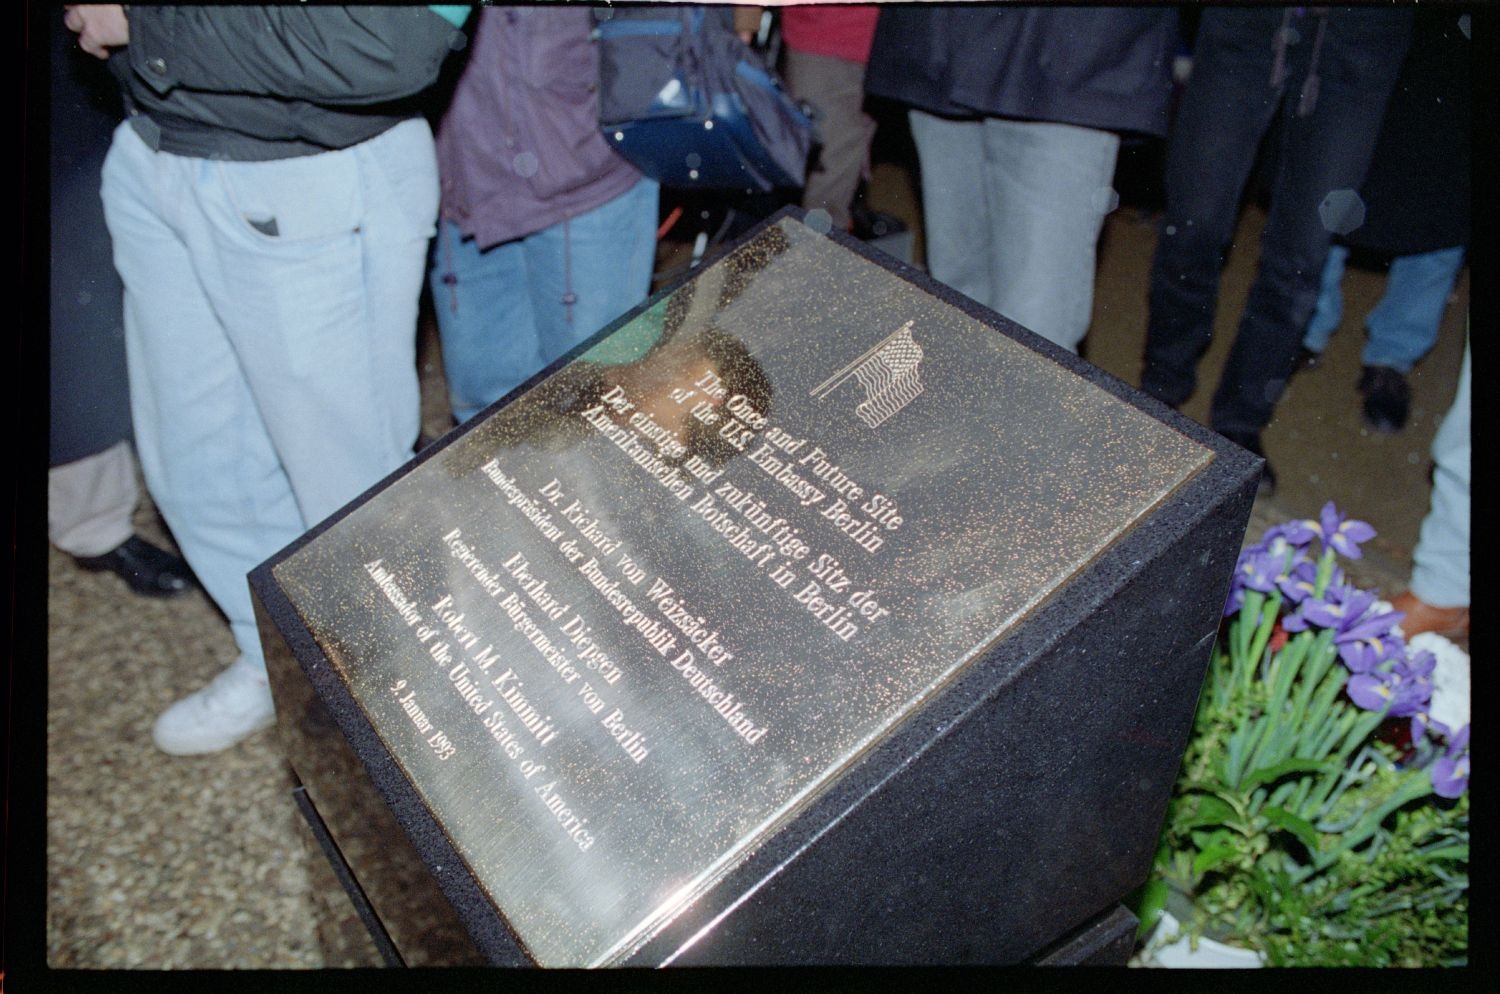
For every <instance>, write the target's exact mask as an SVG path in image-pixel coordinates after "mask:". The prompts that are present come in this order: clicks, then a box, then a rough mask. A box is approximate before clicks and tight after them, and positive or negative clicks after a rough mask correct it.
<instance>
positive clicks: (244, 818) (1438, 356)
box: [46, 160, 1468, 969]
mask: <svg viewBox="0 0 1500 994" xmlns="http://www.w3.org/2000/svg"><path fill="white" fill-rule="evenodd" d="M872 202H873V204H874V205H875V206H877V207H879V208H881V209H884V210H887V211H890V212H892V213H895V214H897V215H899V216H902V217H904V218H906V219H907V220H908V222H909V223H910V224H911V225H912V227H913V230H914V231H915V230H916V228H917V227H918V224H917V222H918V215H917V206H916V198H915V195H914V194H913V192H912V186H911V176H910V170H909V168H908V167H906V166H904V165H903V164H902V163H901V162H899V161H897V162H892V161H888V160H887V161H883V162H880V163H878V165H877V179H876V183H875V184H874V192H873V194H872ZM1262 216H1263V215H1262V214H1261V213H1260V212H1259V211H1257V210H1254V209H1251V210H1249V211H1247V212H1246V214H1245V217H1244V220H1243V222H1242V224H1241V225H1240V228H1239V234H1238V237H1237V238H1236V242H1235V247H1234V251H1233V254H1232V256H1231V258H1230V262H1229V270H1228V272H1227V273H1226V277H1225V283H1224V286H1225V289H1224V299H1223V307H1222V309H1221V315H1220V319H1219V326H1220V331H1221V335H1220V338H1219V341H1218V343H1217V344H1216V346H1215V348H1214V350H1213V351H1212V352H1211V353H1210V355H1209V357H1208V359H1207V360H1206V363H1205V369H1204V379H1205V382H1207V383H1210V384H1211V383H1213V382H1214V374H1215V372H1216V369H1217V364H1219V363H1221V362H1222V356H1223V354H1224V351H1225V348H1226V347H1227V338H1228V335H1229V334H1230V333H1232V329H1233V324H1234V321H1235V318H1236V316H1237V314H1238V310H1239V307H1240V305H1241V303H1242V302H1243V299H1244V294H1245V290H1246V287H1247V286H1248V283H1249V279H1250V275H1251V272H1252V270H1253V265H1254V261H1255V255H1256V236H1257V234H1258V231H1259V227H1260V224H1261V220H1262ZM916 241H917V242H918V243H920V238H918V239H916ZM1154 241H1155V234H1154V229H1153V226H1152V218H1151V216H1150V214H1149V205H1148V207H1147V210H1146V212H1145V213H1143V212H1142V209H1141V208H1140V207H1139V206H1137V205H1132V204H1131V203H1130V202H1129V201H1128V200H1127V204H1126V206H1125V207H1124V208H1122V209H1121V210H1120V211H1118V212H1117V213H1116V214H1114V215H1113V216H1112V217H1111V218H1110V220H1109V222H1108V225H1107V228H1106V232H1105V237H1104V240H1103V245H1102V248H1101V254H1100V271H1099V279H1098V292H1097V295H1096V302H1095V319H1094V327H1093V331H1092V332H1091V334H1090V338H1089V343H1088V357H1089V358H1090V359H1091V360H1092V361H1093V362H1095V363H1097V364H1098V365H1099V366H1101V367H1103V368H1104V369H1106V370H1108V371H1109V372H1111V373H1113V374H1115V375H1116V376H1119V377H1121V378H1122V379H1124V380H1126V381H1128V382H1131V383H1134V382H1136V376H1137V367H1138V365H1139V357H1140V354H1141V343H1142V340H1143V336H1144V327H1145V275H1146V272H1147V269H1148V267H1149V265H1150V259H1151V252H1152V248H1153V245H1154ZM682 251H684V249H683V247H682V246H681V245H680V244H674V245H669V246H667V247H666V248H665V249H664V252H665V253H666V257H671V256H672V254H673V253H677V255H678V256H680V254H681V252H682ZM1381 279H1382V278H1381V277H1380V276H1379V275H1378V274H1374V273H1365V272H1352V273H1351V274H1350V276H1349V280H1348V284H1347V291H1348V307H1347V313H1348V314H1349V315H1350V317H1349V319H1348V320H1347V322H1346V326H1345V327H1344V328H1343V329H1342V331H1341V332H1340V333H1339V334H1338V335H1337V337H1336V338H1335V339H1334V342H1333V345H1332V347H1331V349H1330V352H1329V355H1328V358H1327V361H1326V362H1325V363H1324V364H1323V366H1322V367H1321V368H1319V369H1317V370H1315V371H1313V372H1310V373H1307V374H1304V375H1302V376H1301V377H1299V378H1298V379H1296V380H1295V381H1294V382H1293V383H1292V385H1291V388H1290V389H1289V391H1288V393H1287V395H1286V398H1285V399H1284V401H1283V403H1282V405H1281V410H1280V414H1279V416H1278V418H1277V421H1276V423H1275V424H1273V425H1272V426H1271V428H1270V430H1269V431H1268V433H1267V435H1266V447H1267V449H1268V451H1269V454H1270V457H1271V459H1272V460H1273V461H1274V462H1275V465H1276V468H1277V471H1278V473H1279V474H1280V478H1281V481H1282V487H1281V491H1280V493H1278V494H1277V496H1276V497H1275V498H1274V499H1271V500H1264V501H1261V502H1259V503H1258V504H1257V506H1256V509H1255V517H1254V522H1253V523H1252V529H1251V531H1252V535H1254V534H1258V533H1259V531H1260V530H1261V529H1262V528H1263V527H1264V526H1266V525H1268V524H1270V523H1273V522H1276V521H1279V520H1284V519H1286V518H1290V517H1293V516H1310V515H1315V514H1316V513H1317V511H1318V509H1319V507H1320V506H1321V505H1322V504H1323V502H1324V501H1326V500H1328V499H1333V500H1334V501H1336V502H1337V504H1338V505H1339V507H1340V508H1341V509H1343V510H1345V511H1347V512H1349V513H1350V514H1353V515H1354V516H1356V517H1360V518H1364V519H1366V520H1368V521H1370V522H1371V523H1372V524H1373V525H1374V526H1375V527H1376V529H1377V530H1378V531H1379V533H1380V537H1379V538H1378V540H1377V541H1375V542H1373V543H1371V546H1370V554H1369V556H1368V557H1367V558H1366V559H1365V560H1364V561H1363V562H1362V563H1361V564H1359V566H1358V568H1357V570H1355V571H1353V572H1354V574H1355V576H1356V578H1357V579H1358V580H1359V581H1360V582H1362V583H1363V584H1365V585H1367V586H1375V587H1378V588H1380V589H1381V590H1383V591H1385V592H1387V593H1388V594H1389V593H1394V592H1396V591H1397V590H1399V589H1401V587H1402V586H1403V584H1404V582H1405V578H1406V575H1407V573H1408V571H1409V569H1410V551H1411V547H1412V545H1413V544H1414V542H1415V541H1416V536H1417V529H1418V525H1419V522H1420V521H1421V518H1422V515H1423V514H1424V513H1425V511H1426V506H1427V488H1428V481H1427V474H1428V470H1429V457H1428V447H1429V445H1430V443H1431V440H1432V435H1433V432H1434V431H1435V429H1436V426H1437V423H1438V421H1439V420H1440V418H1441V417H1442V415H1443V413H1444V411H1445V410H1446V409H1447V406H1448V403H1449V401H1450V399H1451V398H1452V395H1453V389H1454V384H1455V381H1456V376H1457V371H1458V366H1459V361H1460V356H1461V353H1462V347H1463V334H1464V318H1465V314H1466V313H1467V308H1468V283H1467V277H1465V279H1464V282H1463V283H1462V284H1461V285H1460V287H1459V291H1458V293H1457V294H1456V299H1455V300H1454V302H1453V303H1452V305H1451V306H1450V308H1449V311H1448V315H1447V318H1446V319H1445V322H1444V326H1443V331H1442V337H1441V339H1440V342H1439V344H1438V348H1437V350H1436V351H1435V352H1434V353H1433V354H1432V355H1431V356H1430V357H1429V358H1428V359H1427V361H1426V362H1425V363H1424V364H1423V365H1422V366H1421V367H1420V368H1419V370H1418V371H1417V373H1416V375H1415V376H1414V377H1413V390H1414V397H1415V402H1414V409H1413V415H1412V421H1411V424H1410V426H1409V427H1408V428H1407V430H1406V431H1405V432H1403V433H1401V434H1399V435H1392V436H1382V435H1374V434H1371V433H1370V432H1369V431H1367V430H1366V429H1364V428H1363V426H1362V425H1361V423H1360V419H1359V410H1358V397H1357V395H1356V394H1355V391H1354V384H1355V381H1356V379H1357V377H1358V374H1359V358H1358V352H1359V347H1360V338H1361V333H1360V327H1359V320H1360V316H1361V315H1362V314H1363V313H1364V312H1365V311H1366V310H1368V308H1369V307H1370V306H1371V305H1373V303H1374V302H1375V300H1376V299H1377V298H1378V295H1379V293H1380V288H1381ZM424 342H425V345H424V350H423V357H422V362H423V366H424V391H425V397H424V400H425V407H424V411H425V422H426V424H427V426H428V430H429V432H431V433H433V434H437V433H440V432H441V431H442V430H444V429H445V427H446V424H445V414H444V405H443V400H442V396H441V377H440V374H439V372H438V370H439V363H438V359H437V355H436V352H435V344H434V342H433V339H432V336H431V334H430V330H429V333H428V335H427V336H426V338H425V339H424ZM1206 393H1207V391H1206V390H1205V391H1203V392H1202V394H1200V396H1197V397H1195V398H1193V400H1192V401H1191V402H1190V403H1189V404H1188V405H1187V408H1186V413H1187V414H1188V415H1189V416H1192V417H1195V418H1200V419H1201V418H1202V417H1203V416H1204V413H1205V409H1206V403H1207V401H1206V396H1205V395H1206ZM139 522H140V529H141V531H142V532H143V533H145V534H147V535H149V536H151V537H153V538H156V539H158V540H162V541H166V540H167V537H166V535H165V533H164V532H163V530H162V527H161V525H160V523H159V521H158V520H157V519H156V517H155V515H154V513H153V512H152V510H151V509H150V507H149V506H148V507H145V508H143V509H142V511H141V513H140V515H139ZM48 584H49V601H48V626H49V644H48V664H47V665H48V674H49V684H48V698H47V706H48V723H47V735H48V756H49V759H48V767H47V784H48V797H47V817H48V822H47V870H48V901H47V909H46V915H47V930H46V943H47V957H48V962H49V963H50V964H51V965H53V966H56V967H76V968H85V969H95V968H110V967H148V968H192V967H197V968H219V967H313V966H320V965H330V966H339V965H354V964H357V963H361V962H364V963H370V962H374V960H373V959H372V950H370V949H368V948H362V947H361V945H360V943H359V942H358V941H351V936H353V937H355V939H357V938H358V935H359V933H358V926H357V924H356V923H354V922H353V919H352V915H349V914H347V913H342V912H329V911H328V910H327V908H328V907H330V906H331V907H334V908H338V907H339V903H338V902H337V901H335V902H334V903H333V904H332V905H325V904H324V903H323V902H322V900H321V898H320V896H319V895H320V894H321V893H323V892H324V888H325V887H326V886H327V880H328V877H327V874H326V869H325V868H324V867H323V866H322V865H321V864H320V863H319V862H318V860H317V859H314V858H310V857H309V855H308V852H307V850H306V848H305V847H304V841H303V838H302V836H301V834H300V832H301V829H300V823H299V821H298V816H297V814H296V813H295V811H294V809H293V807H292V804H291V802H290V799H289V798H288V795H287V789H288V787H289V785H290V780H289V774H288V771H287V768H286V767H285V765H284V762H283V760H282V759H281V756H280V753H279V751H278V749H277V745H276V741H275V739H274V736H273V735H272V734H271V733H269V732H267V733H262V734H260V735H258V736H256V737H254V738H252V739H251V740H249V741H247V742H246V743H244V744H242V745H241V746H239V747H237V748H235V749H233V750H230V751H229V752H227V753H225V754H223V755H219V756H213V757H204V758H194V759H174V758H169V757H166V756H163V755H161V754H159V753H157V752H156V751H155V749H154V748H153V747H152V745H151V743H150V734H149V729H150V724H151V721H152V719H153V718H154V717H155V715H156V713H157V712H158V711H159V710H160V709H161V708H162V707H164V706H165V705H166V704H168V703H169V702H170V701H171V700H172V699H173V698H174V697H175V696H176V695H177V694H178V693H179V692H180V691H182V690H183V689H184V688H189V687H197V686H200V685H201V684H203V683H204V682H206V681H207V680H208V679H209V678H210V677H211V676H212V675H213V674H214V673H215V672H217V671H218V670H219V669H220V668H222V667H223V666H225V665H227V664H228V663H229V662H230V661H231V659H232V658H233V655H234V649H233V644H232V642H231V640H230V638H229V633H228V630H227V628H226V627H225V626H224V624H223V622H222V619H221V618H220V617H219V616H218V614H217V612H216V611H215V610H214V608H213V607H212V606H211V605H210V604H209V602H208V601H207V599H206V598H205V597H204V596H203V595H202V594H193V595H191V596H189V597H187V598H184V599H181V600H177V601H170V602H152V601H145V600H142V599H139V598H136V597H133V596H132V595H130V594H129V593H128V592H127V590H126V588H125V587H124V585H123V584H122V583H121V582H120V581H119V580H117V579H116V578H115V577H113V576H108V575H100V574H91V573H85V572H83V571H81V570H79V569H78V568H77V567H76V566H75V565H74V564H73V562H72V560H71V559H69V558H68V557H67V556H64V555H61V554H59V553H57V552H56V551H55V550H54V551H52V552H51V554H50V558H49V563H48ZM314 921H317V922H320V923H321V924H320V925H319V926H318V927H316V928H314V927H313V926H312V925H311V923H312V922H314Z"/></svg>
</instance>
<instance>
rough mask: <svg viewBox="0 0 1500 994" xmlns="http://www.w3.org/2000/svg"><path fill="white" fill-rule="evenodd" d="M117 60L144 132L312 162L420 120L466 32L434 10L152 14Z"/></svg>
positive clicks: (169, 145) (234, 154)
mask: <svg viewBox="0 0 1500 994" xmlns="http://www.w3.org/2000/svg"><path fill="white" fill-rule="evenodd" d="M129 17H130V44H129V45H128V46H126V47H125V48H124V49H122V50H120V51H118V52H116V53H115V54H114V55H113V56H111V58H110V68H111V69H113V70H114V72H115V75H116V77H117V78H118V79H119V80H120V84H121V87H122V90H123V92H124V95H125V104H126V108H127V111H128V112H129V114H130V115H131V123H132V125H134V127H135V129H136V131H137V133H138V134H140V136H141V137H142V138H143V139H145V141H146V143H147V144H148V145H150V146H151V147H152V148H154V149H157V150H159V151H163V152H171V153H174V154H176V155H185V156H192V157H196V158H214V159H232V160H260V159H283V158H290V157H292V156H297V155H312V154H315V153H318V152H326V151H328V150H330V149H339V148H347V147H349V146H350V145H354V144H357V143H359V142H362V141H365V140H366V139H369V138H373V137H375V136H376V135H378V134H380V133H381V132H383V131H385V130H386V129H388V128H390V127H391V126H392V125H394V124H396V123H398V122H399V121H402V120H404V119H406V118H408V117H412V116H414V115H415V114H416V113H417V112H418V108H417V106H416V104H415V102H414V101H413V99H412V98H414V97H415V95H416V94H418V93H419V92H420V91H422V90H423V89H425V88H426V87H427V86H429V85H430V84H431V83H432V82H433V81H434V80H435V79H436V78H437V74H438V68H439V67H440V66H441V65H442V62H443V57H444V56H445V55H447V53H448V52H449V50H450V49H451V48H453V47H458V46H461V44H462V41H461V38H462V35H461V34H460V33H459V31H458V30H457V29H456V28H454V27H453V25H452V24H450V23H448V21H446V20H445V19H444V18H442V17H441V16H439V15H438V14H435V13H433V12H432V11H431V10H428V9H427V8H426V7H317V6H300V5H296V6H285V7H228V6H226V7H143V6H137V7H132V8H131V9H130V14H129Z"/></svg>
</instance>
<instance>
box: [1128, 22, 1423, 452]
mask: <svg viewBox="0 0 1500 994" xmlns="http://www.w3.org/2000/svg"><path fill="white" fill-rule="evenodd" d="M1282 16H1283V11H1282V10H1281V9H1280V8H1221V7H1210V8H1207V9H1205V10H1204V12H1203V18H1202V20H1201V22H1200V24H1199V31H1198V38H1197V43H1196V49H1195V52H1194V56H1193V73H1192V76H1191V78H1190V79H1189V80H1188V84H1187V89H1186V91H1185V92H1184V94H1183V100H1182V105H1181V107H1180V108H1179V110H1178V115H1177V121H1176V123H1175V124H1174V126H1173V131H1172V136H1171V140H1170V142H1169V143H1168V146H1167V162H1166V173H1165V182H1166V194H1167V209H1166V212H1165V214H1164V216H1163V218H1162V225H1161V235H1160V238H1159V239H1158V241H1157V247H1156V256H1155V258H1154V260H1153V261H1152V267H1151V280H1150V318H1149V321H1148V324H1147V332H1146V361H1145V368H1144V369H1143V371H1142V374H1141V388H1142V389H1143V390H1145V391H1146V392H1147V393H1149V394H1151V395H1152V396H1153V397H1155V398H1156V399H1158V400H1160V401H1162V402H1163V403H1166V404H1169V405H1171V406H1174V407H1176V406H1180V405H1181V404H1182V403H1183V402H1184V401H1186V400H1187V399H1188V397H1190V396H1191V395H1192V393H1193V390H1194V388H1195V386H1196V384H1197V365H1198V361H1199V359H1201V358H1202V356H1203V353H1204V351H1206V350H1207V348H1208V344H1209V340H1210V338H1211V336H1212V335H1213V327H1214V311H1215V307H1216V304H1217V300H1218V293H1219V275H1220V270H1221V269H1222V267H1223V261H1224V252H1225V249H1226V247H1227V246H1228V245H1229V242H1230V239H1231V237H1232V235H1233V233H1234V225H1235V221H1236V220H1237V217H1238V214H1239V208H1240V198H1241V196H1242V194H1243V193H1244V189H1245V183H1246V181H1247V179H1248V178H1249V175H1250V169H1251V167H1252V165H1253V164H1254V162H1255V154H1256V149H1257V147H1258V145H1259V144H1260V141H1261V139H1262V138H1263V137H1264V136H1265V134H1266V133H1267V132H1268V131H1269V130H1270V129H1271V127H1272V125H1273V124H1275V123H1278V122H1279V124H1280V134H1279V142H1278V146H1277V150H1276V155H1275V157H1274V162H1273V176H1272V189H1271V209H1270V214H1269V216H1268V217H1267V219H1266V227H1265V231H1264V233H1263V234H1262V235H1261V242H1260V259H1259V262H1258V264H1257V266H1256V271H1255V280H1254V282H1253V283H1252V285H1251V287H1250V295H1249V299H1248V300H1247V301H1246V303H1245V310H1244V313H1243V314H1242V315H1241V318H1240V322H1239V332H1238V334H1237V335H1236V337H1235V341H1234V346H1233V347H1232V348H1231V349H1230V353H1229V358H1228V361H1227V362H1226V364H1225V367H1224V372H1223V375H1222V377H1221V379H1220V381H1219V387H1218V390H1217V391H1216V392H1215V394H1214V398H1213V404H1212V406H1211V409H1210V424H1211V426H1212V427H1213V428H1214V429H1215V430H1216V431H1219V432H1221V433H1222V434H1225V435H1229V436H1230V437H1233V438H1236V440H1244V439H1257V440H1258V438H1259V435H1260V432H1261V429H1263V428H1264V427H1265V426H1266V425H1267V424H1268V423H1269V422H1270V420H1271V416H1272V414H1273V413H1274V411H1275V408H1276V401H1277V400H1278V399H1280V397H1281V393H1282V390H1283V389H1284V388H1285V386H1286V381H1287V378H1288V377H1289V376H1290V375H1291V374H1292V371H1293V370H1294V369H1295V368H1296V365H1297V349H1298V346H1299V345H1300V344H1301V342H1302V333H1303V332H1304V331H1305V330H1306V329H1307V322H1308V320H1309V319H1310V318H1311V317H1312V312H1313V306H1314V304H1315V303H1316V302H1317V297H1318V278H1319V274H1321V273H1322V271H1323V260H1324V258H1325V256H1326V255H1327V253H1328V246H1329V243H1330V241H1331V239H1332V230H1330V229H1333V230H1339V229H1340V228H1341V227H1342V224H1341V222H1342V220H1343V219H1342V218H1335V217H1331V216H1325V215H1326V214H1327V208H1328V206H1329V205H1330V204H1331V203H1334V202H1336V201H1337V197H1335V198H1332V199H1330V194H1343V195H1347V196H1352V195H1353V191H1355V190H1356V189H1358V188H1359V185H1360V183H1361V182H1362V181H1363V180H1364V175H1365V170H1366V169H1367V168H1368V166H1369V163H1370V158H1371V156H1372V154H1373V153H1374V147H1375V139H1376V137H1377V135H1378V134H1379V131H1380V125H1381V121H1382V118H1383V116H1384V113H1385V105H1386V100H1387V99H1388V97H1389V95H1390V92H1391V90H1392V89H1393V87H1394V86H1395V82H1396V74H1397V71H1398V70H1399V68H1400V65H1401V60H1402V57H1403V55H1404V54H1405V51H1406V46H1407V44H1408V42H1409V41H1410V35H1411V11H1409V10H1391V9H1378V8H1369V9H1351V8H1342V7H1339V8H1330V9H1329V13H1328V21H1327V26H1326V32H1325V34H1324V37H1323V39H1322V44H1321V46H1320V48H1319V58H1318V63H1317V65H1318V67H1319V71H1318V75H1319V77H1320V81H1321V85H1320V86H1318V87H1317V88H1316V90H1310V89H1306V88H1305V87H1304V82H1305V80H1307V78H1308V77H1309V75H1310V69H1311V68H1312V50H1313V48H1314V47H1319V46H1318V44H1317V41H1316V38H1317V30H1318V28H1317V15H1310V16H1308V17H1305V18H1301V19H1299V20H1298V22H1297V24H1296V26H1295V30H1296V32H1297V33H1296V34H1295V35H1294V36H1293V38H1294V40H1292V41H1289V43H1288V44H1287V46H1286V51H1285V66H1286V69H1287V72H1286V74H1285V77H1284V78H1282V79H1281V80H1280V81H1279V82H1278V83H1277V85H1274V86H1273V85H1272V84H1271V79H1272V71H1273V65H1274V63H1275V59H1276V50H1275V46H1274V44H1273V41H1274V39H1275V38H1276V37H1277V33H1278V32H1279V31H1280V30H1281V26H1282ZM1314 93H1315V94H1316V99H1308V100H1307V101H1306V104H1310V106H1307V105H1306V104H1303V100H1302V98H1303V96H1304V94H1306V95H1308V96H1309V98H1310V97H1311V96H1312V95H1313V94H1314ZM1299 104H1303V106H1300V107H1299Z"/></svg>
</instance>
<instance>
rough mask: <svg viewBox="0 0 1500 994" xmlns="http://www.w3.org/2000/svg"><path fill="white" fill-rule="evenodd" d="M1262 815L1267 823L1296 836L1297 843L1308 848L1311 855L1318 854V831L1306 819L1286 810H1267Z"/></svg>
mask: <svg viewBox="0 0 1500 994" xmlns="http://www.w3.org/2000/svg"><path fill="white" fill-rule="evenodd" d="M1261 815H1262V817H1264V818H1265V819H1266V821H1269V822H1271V823H1272V824H1273V825H1278V826H1280V827H1281V828H1284V829H1286V830H1287V831H1288V832H1291V833H1292V834H1293V835H1295V836H1296V837H1297V841H1298V842H1301V843H1302V844H1303V845H1304V846H1306V847H1307V851H1308V852H1309V853H1312V854H1314V855H1316V854H1317V852H1318V830H1317V829H1316V828H1314V827H1313V825H1312V823H1311V822H1309V821H1308V820H1307V819H1306V818H1298V817H1297V816H1296V815H1294V814H1292V813H1291V812H1290V811H1288V810H1286V809H1285V808H1266V809H1265V810H1263V811H1262V812H1261Z"/></svg>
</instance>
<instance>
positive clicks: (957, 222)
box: [908, 110, 995, 307]
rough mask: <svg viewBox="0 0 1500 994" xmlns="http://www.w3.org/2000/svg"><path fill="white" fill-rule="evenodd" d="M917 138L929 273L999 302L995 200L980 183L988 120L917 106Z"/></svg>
mask: <svg viewBox="0 0 1500 994" xmlns="http://www.w3.org/2000/svg"><path fill="white" fill-rule="evenodd" d="M908 117H909V119H910V121H911V135H912V140H913V141H914V142H915V143H916V146H917V158H918V160H919V163H920V168H921V174H922V219H923V225H922V227H923V233H924V234H925V235H926V238H925V243H926V246H927V272H928V273H929V274H930V275H931V276H932V278H933V279H935V280H938V281H940V282H942V283H946V284H947V285H948V286H951V287H952V288H953V289H955V290H957V291H958V292H959V293H962V294H965V295H967V296H969V297H972V298H974V299H975V300H977V301H979V302H980V303H981V304H984V305H986V306H988V307H994V302H993V301H994V292H993V287H992V284H991V279H992V278H993V273H994V271H995V264H994V256H993V255H992V252H991V245H990V217H991V212H990V208H989V205H988V204H987V203H986V202H985V196H986V190H985V186H984V184H983V183H982V182H980V178H979V177H980V174H981V172H982V170H983V168H984V122H983V121H981V120H972V121H956V120H950V119H948V118H945V117H938V116H937V115H935V114H928V113H927V112H925V111H920V110H913V111H911V112H910V114H909V115H908Z"/></svg>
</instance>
